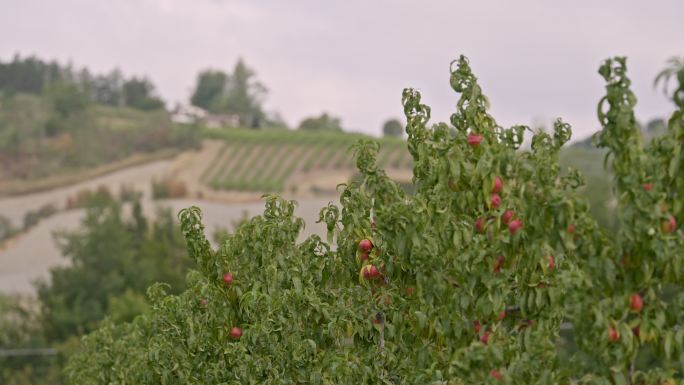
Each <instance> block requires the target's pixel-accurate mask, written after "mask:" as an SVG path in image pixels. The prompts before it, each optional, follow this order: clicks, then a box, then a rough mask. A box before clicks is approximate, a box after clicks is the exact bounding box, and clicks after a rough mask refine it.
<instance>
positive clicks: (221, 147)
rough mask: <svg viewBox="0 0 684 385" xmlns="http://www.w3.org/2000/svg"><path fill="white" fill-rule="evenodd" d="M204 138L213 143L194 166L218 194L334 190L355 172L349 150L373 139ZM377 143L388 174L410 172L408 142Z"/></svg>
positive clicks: (248, 133) (314, 135)
mask: <svg viewBox="0 0 684 385" xmlns="http://www.w3.org/2000/svg"><path fill="white" fill-rule="evenodd" d="M204 136H205V137H206V138H208V139H210V141H208V142H205V147H207V146H208V147H209V148H205V150H203V152H205V154H203V155H202V156H203V157H204V159H203V161H202V162H195V163H200V164H196V165H195V170H196V171H195V172H196V173H199V175H198V176H197V180H198V182H199V183H200V184H201V185H203V186H205V187H206V188H209V189H211V190H216V191H240V192H259V193H271V192H280V193H290V194H297V195H301V194H302V193H303V194H305V195H306V194H307V193H316V192H317V191H316V190H321V189H330V190H333V189H334V188H335V185H336V184H337V183H342V182H345V181H347V180H348V179H349V177H352V176H353V175H354V174H355V165H354V163H353V157H352V154H351V151H352V150H351V149H350V148H351V146H352V145H353V144H354V143H356V142H357V141H358V140H359V139H361V138H369V137H367V136H364V135H360V134H350V133H341V132H302V131H289V130H250V129H224V130H220V131H219V130H206V131H205V132H204ZM377 140H378V141H379V143H380V155H379V157H378V159H379V164H380V166H381V167H383V168H385V169H387V170H388V172H390V174H394V175H400V174H409V173H410V170H411V167H412V160H411V156H410V155H409V153H408V151H407V150H406V144H405V142H404V141H403V140H402V139H397V138H383V139H377ZM207 152H208V153H207ZM198 156H199V155H198ZM400 179H402V178H400ZM404 179H405V178H404ZM311 190H314V191H311ZM319 192H320V191H319Z"/></svg>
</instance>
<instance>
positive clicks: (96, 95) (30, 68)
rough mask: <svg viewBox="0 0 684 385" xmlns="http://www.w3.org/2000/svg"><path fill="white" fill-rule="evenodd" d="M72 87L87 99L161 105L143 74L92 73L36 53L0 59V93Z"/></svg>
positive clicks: (138, 106) (148, 106) (145, 107)
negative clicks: (140, 75)
mask: <svg viewBox="0 0 684 385" xmlns="http://www.w3.org/2000/svg"><path fill="white" fill-rule="evenodd" d="M55 88H57V89H60V90H63V89H65V88H74V90H73V91H75V92H80V93H81V94H82V97H84V98H85V99H87V101H90V102H93V103H97V104H103V105H110V106H127V107H132V108H136V109H141V110H153V109H158V108H163V107H164V101H163V100H162V99H161V98H159V97H158V96H157V95H156V93H155V86H154V84H152V82H151V81H150V80H149V79H148V78H146V77H137V76H133V77H130V78H127V77H125V76H124V75H123V74H122V73H121V71H120V70H118V69H114V70H112V71H110V72H109V73H106V74H95V73H92V72H91V71H90V70H88V69H87V68H81V69H77V68H74V67H73V66H72V65H71V64H68V65H61V64H59V63H58V62H56V61H50V62H48V61H43V60H41V59H39V58H37V57H34V56H29V57H24V58H22V57H20V56H19V55H15V56H14V58H13V59H12V60H11V61H7V62H3V61H2V60H0V93H1V94H4V95H12V94H15V93H29V94H44V93H47V92H50V90H51V89H55Z"/></svg>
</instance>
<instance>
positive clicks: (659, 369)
mask: <svg viewBox="0 0 684 385" xmlns="http://www.w3.org/2000/svg"><path fill="white" fill-rule="evenodd" d="M450 72H451V76H450V84H451V86H452V88H453V89H454V91H456V92H457V93H458V94H459V95H460V98H459V101H458V103H457V105H456V111H455V112H454V113H453V115H452V116H451V119H450V123H451V124H450V125H449V124H446V123H438V124H432V125H430V123H429V120H430V108H429V107H428V106H426V105H424V104H422V102H421V95H420V93H418V92H417V91H415V90H412V89H407V90H405V91H404V93H403V95H402V103H403V106H404V112H405V115H406V119H407V124H406V133H407V134H408V141H407V145H408V150H409V152H410V154H411V156H412V157H413V160H414V177H413V184H414V188H415V193H414V194H412V195H409V194H406V193H405V192H404V190H403V189H402V188H400V186H399V185H398V184H396V183H395V182H393V181H392V180H390V179H389V178H388V177H387V176H386V174H385V173H384V171H383V170H382V169H380V168H379V167H378V165H377V162H376V155H377V153H378V150H379V146H378V144H377V143H375V142H372V141H367V140H365V141H363V140H362V141H360V142H359V143H358V144H357V145H355V146H354V151H355V158H356V164H357V168H358V170H359V173H360V174H361V177H360V178H359V180H358V181H355V182H351V183H349V184H348V185H345V186H343V190H342V192H341V196H340V202H339V203H340V204H339V205H335V204H332V203H331V204H329V205H328V206H327V207H325V208H324V209H323V210H322V211H321V215H320V222H322V223H324V224H325V226H326V227H327V230H328V239H327V241H323V240H321V239H320V238H319V237H317V236H311V237H309V238H308V239H306V240H305V241H304V242H302V243H297V239H298V235H299V233H300V231H301V230H302V228H303V226H304V223H303V221H302V220H301V219H299V218H297V217H295V216H294V208H295V203H294V202H288V201H285V200H282V199H281V198H279V197H277V196H268V197H266V209H265V211H264V214H263V215H261V216H257V217H255V218H253V219H251V220H249V221H247V222H246V223H244V224H242V225H241V226H240V227H239V228H238V229H237V230H236V231H235V233H234V234H230V235H228V236H227V239H226V240H225V241H224V242H223V244H222V245H221V246H220V247H219V248H218V249H217V250H214V249H213V248H212V247H211V245H210V244H209V242H208V240H207V239H206V237H205V233H204V226H203V225H202V221H201V212H200V211H199V209H198V208H196V207H192V208H189V209H186V210H183V211H182V212H181V213H180V214H179V218H180V220H181V226H182V230H183V234H184V235H185V238H186V242H187V247H188V253H189V255H190V256H191V257H192V258H193V259H194V260H195V262H196V266H197V270H196V271H193V272H192V273H190V274H189V275H188V277H187V281H188V290H186V291H185V292H183V293H181V294H179V295H169V294H167V293H166V288H165V286H164V285H163V284H157V285H154V286H152V287H151V288H150V289H149V290H148V294H149V297H150V299H151V300H152V303H153V304H152V306H153V311H151V312H148V313H145V314H143V315H141V316H139V317H138V318H136V319H135V320H134V321H133V322H132V323H127V324H119V325H115V324H113V323H111V322H106V323H105V324H104V325H103V326H102V328H101V329H100V330H98V331H96V332H94V333H92V334H91V335H90V336H88V337H86V338H85V340H84V345H85V352H84V353H83V354H80V355H77V356H75V357H74V358H73V359H72V360H71V363H70V366H69V368H68V369H67V375H68V377H69V379H70V381H71V383H74V384H99V383H102V384H105V383H107V384H109V383H116V384H142V383H145V384H152V383H160V384H172V383H178V384H440V385H441V384H445V385H446V384H449V385H452V384H454V385H455V384H482V383H492V384H493V383H499V382H502V383H509V384H562V383H578V382H581V383H596V384H603V383H617V384H621V383H625V384H626V383H629V384H661V383H663V382H664V381H667V379H668V378H670V377H681V373H679V372H678V369H680V368H681V363H680V362H681V361H680V358H679V357H680V354H681V352H682V350H683V348H684V343H683V342H684V341H682V338H683V337H684V334H683V333H684V332H682V331H681V329H680V328H679V325H680V324H681V319H680V313H681V312H680V307H681V304H682V301H683V300H682V299H680V298H681V296H680V290H679V282H681V279H682V277H681V265H682V264H681V261H680V259H681V258H683V257H684V256H683V255H682V254H683V253H682V252H681V251H682V250H683V247H682V244H681V242H682V240H681V237H680V235H679V232H678V231H677V224H676V219H680V218H681V214H682V213H681V210H682V207H681V203H677V202H678V200H677V199H678V197H679V196H680V195H681V189H682V186H681V184H682V183H684V182H682V180H684V179H682V177H681V175H680V173H681V172H684V171H680V168H679V164H680V159H681V156H680V155H679V147H680V144H681V142H682V131H683V130H684V128H683V127H684V124H683V123H682V114H681V105H679V108H680V110H679V111H678V112H677V113H675V115H674V116H673V118H672V119H671V120H670V122H669V125H670V129H671V135H670V136H667V137H664V138H662V139H658V140H655V141H654V142H653V144H652V145H651V147H649V148H642V147H641V144H640V142H639V139H638V136H637V132H636V131H635V129H636V125H635V123H634V122H635V120H634V116H633V112H632V108H633V106H634V96H633V95H632V94H631V92H630V91H629V89H628V85H629V82H628V80H627V78H626V77H625V68H624V59H616V60H614V61H608V62H607V63H606V64H605V65H604V66H602V67H601V74H602V75H603V76H604V78H605V79H606V81H607V82H608V96H607V97H606V98H605V99H604V101H602V102H601V105H600V109H599V111H600V112H599V115H600V119H601V122H602V124H604V130H603V131H602V133H601V134H600V135H599V136H597V141H598V144H599V145H600V146H604V147H607V148H608V149H609V150H610V155H611V159H612V160H613V168H614V169H615V170H616V173H615V175H616V179H617V189H618V192H619V196H620V200H619V202H618V204H619V213H620V224H621V226H620V230H619V232H618V234H617V235H616V238H615V239H612V238H611V237H610V236H609V235H607V234H605V233H603V232H602V230H601V229H600V228H599V227H598V226H597V225H596V223H595V221H594V220H593V219H592V218H591V217H590V216H589V214H588V207H587V205H586V204H585V203H584V202H583V201H581V200H579V199H578V198H577V196H576V193H575V189H576V188H577V187H579V186H580V185H581V184H582V183H583V180H582V177H581V176H580V175H579V173H577V172H576V171H572V170H568V171H567V172H565V171H562V170H560V167H559V166H558V154H559V150H560V149H561V147H562V146H563V145H564V144H565V143H566V142H567V141H568V140H569V139H570V135H571V130H570V126H569V125H568V124H567V123H564V122H563V121H561V120H558V121H557V122H556V124H555V126H554V130H553V132H552V133H545V132H537V133H534V134H533V136H532V138H531V141H530V143H531V145H530V148H529V149H524V148H522V145H523V139H524V134H525V132H526V131H530V130H529V129H528V128H527V127H525V126H514V127H511V128H503V127H501V126H500V125H498V124H497V123H496V121H495V120H494V118H493V117H492V116H491V115H490V114H489V113H488V108H489V101H488V100H487V98H486V97H485V96H484V94H483V93H482V89H481V88H480V86H479V85H478V83H477V79H476V77H475V76H474V75H473V73H472V71H471V69H470V66H469V64H468V61H467V60H466V59H465V58H464V57H461V58H460V59H459V60H457V61H455V62H454V63H452V68H451V71H450ZM680 80H681V79H680ZM681 83H682V84H684V82H681ZM677 92H680V93H681V92H682V90H681V88H680V89H679V90H678V91H677ZM676 100H677V99H676ZM678 100H681V99H678ZM673 154H674V155H673ZM664 164H667V167H663V165H664ZM645 183H651V184H652V188H651V189H644V188H643V187H642V186H643V185H644V184H645ZM647 190H648V191H647ZM670 218H675V221H674V222H673V221H672V220H671V219H670ZM661 222H662V226H661ZM673 223H674V225H673ZM563 324H564V325H569V326H571V327H572V328H573V333H572V334H573V336H574V341H575V343H576V344H577V346H579V347H580V348H582V349H583V350H582V351H580V352H579V353H577V354H576V355H575V357H574V359H573V360H572V361H571V362H560V360H559V355H558V353H557V352H558V344H559V343H562V341H564V340H563V339H562V338H561V337H560V330H561V325H563ZM634 326H640V327H641V329H640V330H641V331H640V332H639V333H640V334H639V333H637V332H633V331H632V330H633V327H634ZM633 334H634V335H636V334H639V335H640V337H633V336H632V335H633ZM644 349H648V351H647V352H646V353H644V354H646V356H647V359H648V360H650V361H649V362H647V363H645V364H644V365H647V367H648V368H649V370H642V369H641V368H639V367H638V366H636V365H635V364H634V362H635V359H634V358H635V357H636V356H637V355H638V354H639V352H642V351H644ZM645 367H646V366H645Z"/></svg>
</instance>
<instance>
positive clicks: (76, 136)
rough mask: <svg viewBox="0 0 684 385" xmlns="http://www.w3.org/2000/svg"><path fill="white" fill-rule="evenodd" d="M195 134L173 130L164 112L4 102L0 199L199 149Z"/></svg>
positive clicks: (31, 99) (19, 99)
mask: <svg viewBox="0 0 684 385" xmlns="http://www.w3.org/2000/svg"><path fill="white" fill-rule="evenodd" d="M194 131H196V130H194V129H192V128H190V127H178V126H175V125H173V124H172V123H171V120H170V118H169V115H168V113H167V112H166V111H164V110H163V109H158V110H151V111H143V110H136V109H132V108H128V107H114V106H106V105H98V104H90V105H87V106H85V107H84V108H82V109H81V110H78V111H75V112H72V113H70V114H67V115H63V114H60V113H58V112H57V111H56V110H55V107H54V102H53V101H51V100H50V99H49V98H47V97H43V96H39V95H32V94H14V95H11V96H5V97H1V98H0V166H1V167H0V181H2V184H1V187H0V195H6V194H17V193H22V192H28V191H34V190H40V189H46V188H50V187H54V186H58V185H60V181H63V182H64V183H71V182H73V181H74V180H79V179H83V178H88V177H92V176H93V175H92V173H93V171H94V170H102V172H106V171H108V170H109V171H111V170H110V169H111V168H112V167H113V165H117V164H118V165H119V167H125V166H130V165H133V164H139V163H141V162H145V161H146V160H150V159H154V158H158V157H159V156H161V155H162V154H166V155H165V156H169V155H172V154H173V153H175V152H177V151H179V150H182V149H187V148H190V147H194V146H196V145H197V143H198V135H196V133H195V132H194ZM79 175H82V176H83V178H79ZM70 181H71V182H70ZM64 183H62V184H64Z"/></svg>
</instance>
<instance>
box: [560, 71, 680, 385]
mask: <svg viewBox="0 0 684 385" xmlns="http://www.w3.org/2000/svg"><path fill="white" fill-rule="evenodd" d="M599 73H600V74H601V76H602V77H603V78H604V80H605V81H606V82H607V86H606V89H607V95H606V96H605V97H604V98H603V99H602V100H601V101H600V103H599V107H598V117H599V121H600V122H601V124H602V126H603V129H602V130H601V131H600V132H598V133H597V134H596V135H595V137H594V142H595V143H596V144H597V145H598V146H599V147H604V148H606V149H607V150H608V152H607V155H606V165H609V166H610V168H611V170H612V172H613V174H614V176H615V182H616V183H615V189H616V196H617V197H618V201H617V217H618V230H617V233H616V234H615V235H614V236H611V237H608V236H605V235H598V236H597V234H596V233H593V234H585V235H583V237H586V240H585V241H589V240H590V242H591V243H593V244H594V246H595V247H596V249H597V253H596V254H587V255H583V256H582V259H581V262H580V264H579V267H580V268H581V269H582V270H583V272H584V273H585V276H584V277H585V278H586V279H585V280H579V281H577V282H576V283H580V285H578V287H577V288H576V289H574V290H571V292H572V293H573V294H574V295H575V296H577V302H576V306H573V307H571V311H570V312H569V313H570V314H572V316H571V317H570V318H572V322H573V326H574V331H575V333H574V335H575V340H576V341H577V343H578V345H579V346H580V347H581V348H583V350H584V352H585V354H584V355H580V356H579V358H580V359H579V360H578V362H579V363H581V364H580V367H579V368H578V369H577V370H578V372H579V373H584V376H582V377H581V382H582V383H588V384H613V383H614V384H674V383H675V378H679V379H681V378H682V368H683V366H684V328H682V323H683V322H684V312H683V311H684V292H683V291H682V283H684V240H683V239H682V233H681V231H679V230H678V228H679V225H678V222H679V221H681V220H682V218H683V215H682V214H683V210H684V206H683V203H684V202H683V201H682V199H683V198H684V195H683V194H684V164H682V163H683V159H684V154H683V153H682V146H684V115H683V114H682V107H683V106H684V68H678V69H677V68H675V69H673V70H672V71H671V72H670V73H669V74H670V75H676V77H677V79H678V88H677V89H676V90H675V92H674V94H673V98H672V99H673V101H674V102H675V105H676V107H677V110H676V111H675V113H674V114H673V115H672V117H671V118H670V120H669V122H668V132H667V133H666V134H664V135H663V136H660V137H657V138H654V139H653V140H652V141H650V142H649V143H647V144H644V143H642V136H641V132H640V129H639V127H638V124H637V121H636V118H635V114H634V107H635V105H636V97H635V95H634V94H633V92H632V91H631V90H630V80H629V78H628V77H627V68H626V60H625V58H622V57H618V58H614V59H610V60H607V61H606V62H605V63H604V64H603V65H602V66H601V68H600V70H599ZM576 231H577V232H578V233H581V232H582V231H583V229H581V228H578V229H577V230H576Z"/></svg>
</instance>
